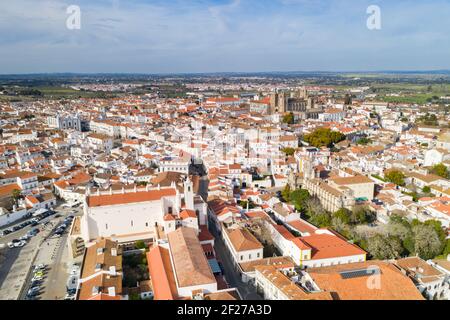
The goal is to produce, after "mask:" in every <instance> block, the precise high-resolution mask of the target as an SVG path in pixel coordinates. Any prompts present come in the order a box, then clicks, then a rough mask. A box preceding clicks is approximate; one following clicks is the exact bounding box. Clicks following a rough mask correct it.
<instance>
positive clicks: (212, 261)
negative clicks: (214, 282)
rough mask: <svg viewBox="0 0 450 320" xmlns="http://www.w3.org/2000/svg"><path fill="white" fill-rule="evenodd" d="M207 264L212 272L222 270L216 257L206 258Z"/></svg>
mask: <svg viewBox="0 0 450 320" xmlns="http://www.w3.org/2000/svg"><path fill="white" fill-rule="evenodd" d="M208 263H209V266H210V267H211V270H212V272H213V273H214V274H215V273H221V272H222V270H221V269H220V266H219V263H218V262H217V260H216V259H209V260H208Z"/></svg>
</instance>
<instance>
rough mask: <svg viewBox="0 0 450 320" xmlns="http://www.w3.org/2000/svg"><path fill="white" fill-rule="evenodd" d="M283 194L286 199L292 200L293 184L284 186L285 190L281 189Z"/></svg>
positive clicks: (287, 200)
mask: <svg viewBox="0 0 450 320" xmlns="http://www.w3.org/2000/svg"><path fill="white" fill-rule="evenodd" d="M281 196H282V197H283V199H284V201H286V202H290V201H291V186H290V185H289V183H288V184H287V185H286V186H285V187H284V189H283V191H281Z"/></svg>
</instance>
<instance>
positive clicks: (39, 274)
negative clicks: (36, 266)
mask: <svg viewBox="0 0 450 320" xmlns="http://www.w3.org/2000/svg"><path fill="white" fill-rule="evenodd" d="M34 276H35V277H43V276H44V271H43V270H39V271H36V272H35V273H34Z"/></svg>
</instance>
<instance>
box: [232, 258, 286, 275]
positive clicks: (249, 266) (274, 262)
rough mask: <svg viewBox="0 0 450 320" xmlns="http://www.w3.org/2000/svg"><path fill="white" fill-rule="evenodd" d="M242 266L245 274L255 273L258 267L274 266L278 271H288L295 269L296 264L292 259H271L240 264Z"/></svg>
mask: <svg viewBox="0 0 450 320" xmlns="http://www.w3.org/2000/svg"><path fill="white" fill-rule="evenodd" d="M240 266H241V268H242V270H243V271H244V272H253V271H255V268H256V267H257V266H274V267H276V268H277V269H288V268H293V267H295V264H294V262H293V261H292V259H291V258H290V257H271V258H264V259H260V260H254V261H249V262H244V263H240Z"/></svg>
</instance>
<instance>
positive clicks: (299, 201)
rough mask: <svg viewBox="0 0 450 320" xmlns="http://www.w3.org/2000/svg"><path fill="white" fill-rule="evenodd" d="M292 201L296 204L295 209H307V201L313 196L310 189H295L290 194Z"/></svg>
mask: <svg viewBox="0 0 450 320" xmlns="http://www.w3.org/2000/svg"><path fill="white" fill-rule="evenodd" d="M290 198H291V202H292V203H293V204H294V206H295V209H297V210H298V211H304V210H305V204H306V201H307V200H308V199H309V198H311V195H310V194H309V191H308V190H305V189H297V190H295V191H293V192H292V193H291V195H290Z"/></svg>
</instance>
